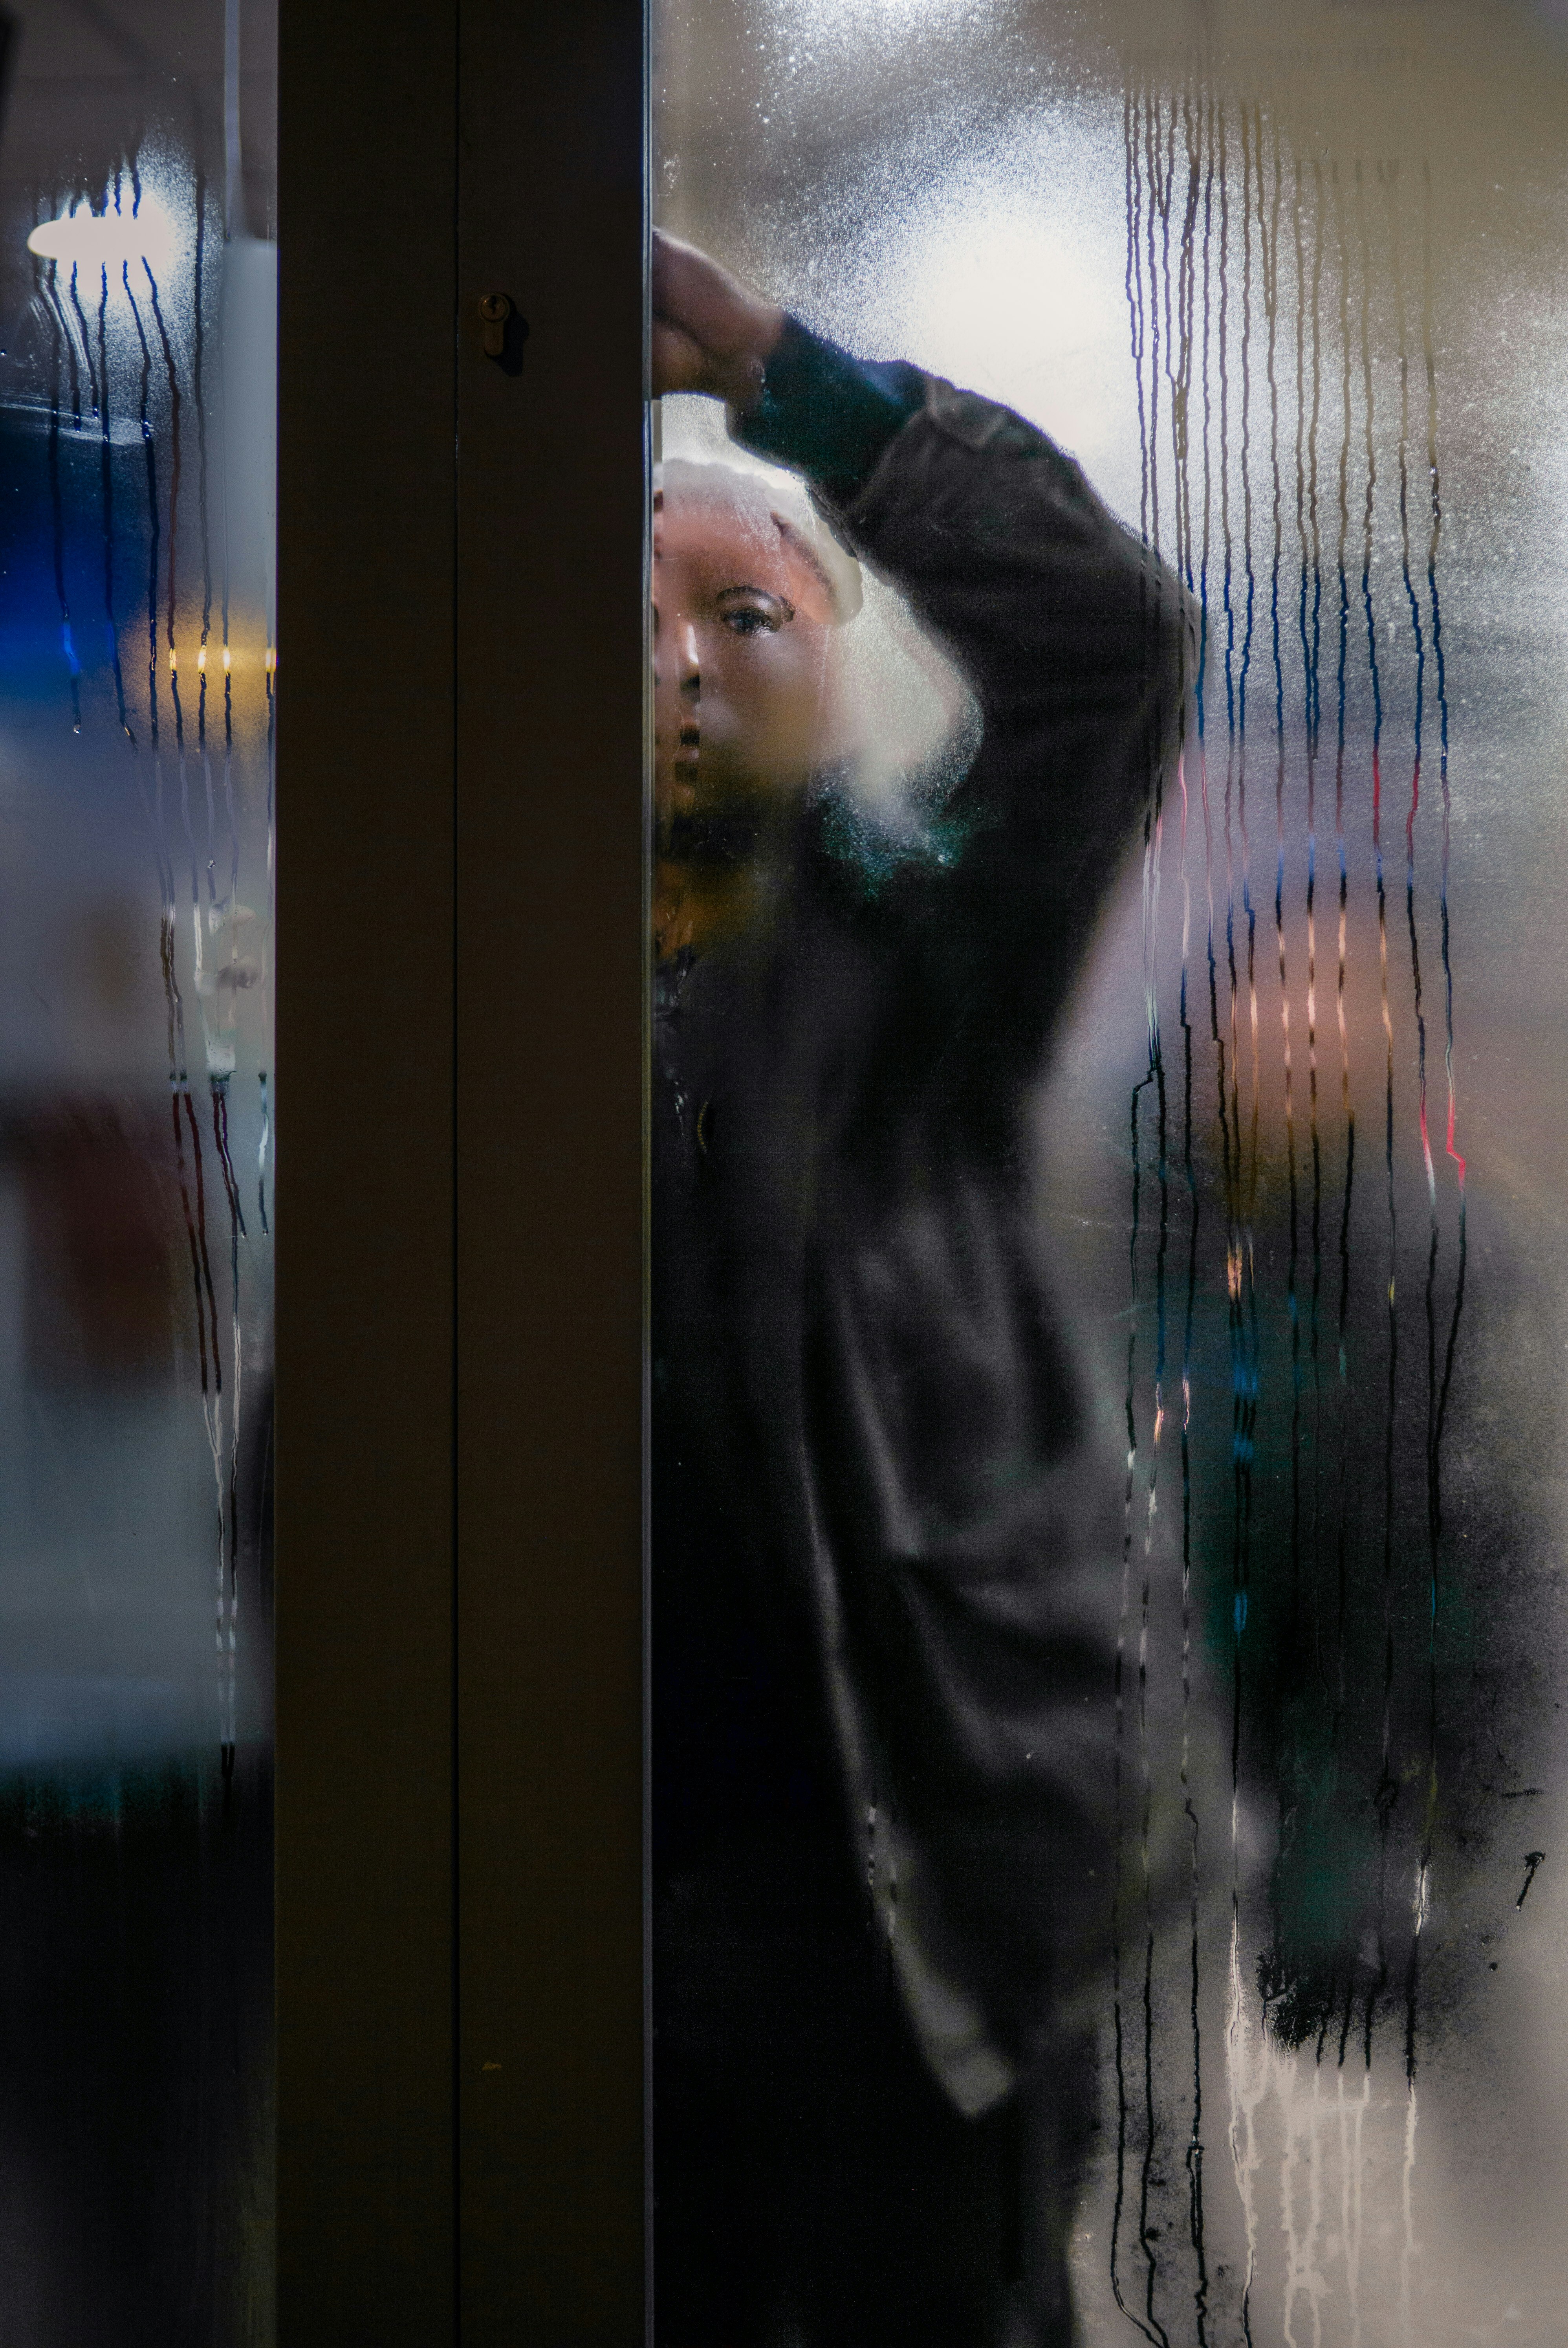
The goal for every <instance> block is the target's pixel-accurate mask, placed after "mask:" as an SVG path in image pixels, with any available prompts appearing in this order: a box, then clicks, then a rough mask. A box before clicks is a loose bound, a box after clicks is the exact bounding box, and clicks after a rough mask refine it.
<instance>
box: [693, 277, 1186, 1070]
mask: <svg viewBox="0 0 1568 2348" xmlns="http://www.w3.org/2000/svg"><path fill="white" fill-rule="evenodd" d="M732 428H733V431H734V432H735V434H736V437H737V438H740V439H741V440H742V441H743V443H744V444H745V445H746V446H748V447H750V448H753V449H755V450H757V451H758V452H759V453H760V454H764V455H768V456H771V457H773V458H774V459H775V460H777V461H781V462H783V463H785V464H789V465H793V466H794V467H796V468H797V469H800V470H801V471H803V472H804V473H805V475H806V477H807V479H808V480H809V481H810V482H811V484H812V487H813V489H814V491H815V494H816V496H817V498H818V500H819V502H820V503H821V504H822V505H823V506H824V507H825V509H826V510H827V512H828V514H829V517H830V519H831V520H832V521H833V522H834V524H835V527H836V528H837V529H838V530H839V531H840V532H841V534H842V535H843V536H844V537H845V539H846V540H847V541H848V542H849V543H850V544H851V545H852V546H853V547H854V549H855V550H856V552H857V553H859V554H861V555H863V556H864V557H865V558H866V560H868V561H870V562H871V563H872V564H873V565H874V567H875V568H876V570H878V571H879V572H882V573H883V574H884V575H885V576H886V578H888V579H889V580H891V581H892V582H894V583H895V584H896V585H897V587H898V588H899V589H900V590H901V592H903V593H904V595H905V596H906V598H907V601H908V602H909V604H910V606H911V608H912V609H913V610H914V612H915V613H916V614H917V617H918V618H919V619H920V620H921V622H922V623H924V624H925V625H926V626H927V628H928V629H929V630H930V631H931V633H933V635H935V636H936V637H937V638H938V640H940V641H941V642H942V643H943V644H945V646H946V647H947V649H948V652H949V653H950V654H952V655H953V656H954V657H955V658H956V660H957V661H958V664H959V665H960V666H961V667H962V668H963V670H964V671H965V673H966V674H967V675H968V679H969V681H970V683H971V685H973V687H974V689H975V691H976V694H977V695H978V698H979V705H980V710H981V716H982V720H983V728H984V730H983V735H982V738H981V743H980V747H979V752H978V755H977V757H976V758H975V760H974V762H973V764H972V765H971V767H970V768H969V770H968V774H967V776H966V777H965V778H964V780H963V782H962V783H961V784H960V786H959V787H958V791H957V793H956V794H955V797H954V798H953V799H952V800H951V801H950V802H949V806H948V810H947V814H948V821H947V823H946V824H945V825H944V827H943V829H944V833H945V835H946V838H947V839H948V840H949V841H950V842H952V843H953V848H952V853H951V855H950V859H949V860H948V867H947V869H946V870H930V869H929V868H927V870H925V871H923V872H920V873H914V872H912V873H910V874H909V875H908V876H907V882H906V885H905V889H904V898H903V910H904V911H905V914H906V916H907V925H908V927H909V929H910V932H911V933H912V936H913V938H914V940H915V942H916V943H917V953H916V956H915V961H916V964H917V969H918V973H919V974H920V975H923V977H924V979H925V981H926V983H927V995H928V1013H929V1016H930V1017H931V1018H932V1019H935V1020H937V1021H938V1023H939V1024H940V1025H941V1027H942V1029H943V1031H944V1032H943V1034H942V1036H941V1038H940V1041H941V1044H942V1045H944V1046H946V1047H948V1049H947V1050H946V1052H945V1053H944V1055H943V1056H944V1057H945V1058H947V1059H948V1060H949V1061H955V1060H956V1062H958V1064H961V1065H962V1066H964V1067H965V1068H966V1069H968V1072H969V1075H970V1077H971V1078H973V1077H975V1076H979V1078H980V1079H981V1080H982V1081H984V1079H985V1078H986V1077H987V1076H988V1075H989V1077H991V1078H992V1079H994V1080H996V1082H997V1083H998V1084H999V1085H1000V1086H1002V1087H1003V1088H1004V1089H1005V1088H1007V1087H1009V1086H1012V1085H1014V1084H1016V1081H1017V1079H1018V1077H1019V1076H1020V1073H1021V1068H1020V1057H1021V1058H1023V1059H1031V1058H1038V1055H1039V1051H1040V1045H1042V1043H1043V1042H1044V1040H1045V1036H1046V1033H1047V1031H1048V1029H1049V1026H1050V1021H1051V1018H1052V1017H1053V1015H1054V1013H1055V1011H1056V1009H1057V1008H1058V1006H1059V1005H1060V1003H1061V998H1062V996H1063V994H1065V991H1066V989H1067V987H1068V985H1069V984H1070V983H1071V978H1072V975H1073V973H1074V971H1075V969H1076V967H1077V965H1078V963H1079V961H1080V960H1081V955H1082V953H1083V950H1084V947H1085V945H1086V943H1087V941H1088V938H1089V935H1090V932H1091V929H1092V926H1093V922H1094V919H1095V916H1096V914H1097V912H1098V911H1099V908H1100V905H1101V903H1102V900H1103V897H1104V894H1105V891H1106V889H1107V887H1108V885H1109V883H1110V881H1111V880H1112V877H1113V875H1114V872H1115V870H1116V869H1117V867H1118V865H1119V863H1120V860H1121V858H1122V853H1123V851H1124V849H1125V848H1126V846H1127V844H1128V843H1129V841H1130V840H1131V839H1133V838H1136V837H1137V836H1139V834H1140V832H1141V830H1142V828H1143V824H1144V823H1145V822H1146V820H1148V819H1149V818H1150V817H1151V815H1152V812H1153V807H1154V806H1155V804H1156V800H1157V794H1158V791H1159V789H1160V788H1161V785H1162V779H1163V775H1164V773H1165V771H1166V770H1167V768H1168V767H1169V766H1170V764H1171V763H1172V761H1173V758H1174V757H1175V755H1176V751H1177V748H1178V734H1179V726H1180V716H1181V705H1182V695H1183V685H1184V664H1185V662H1186V659H1187V650H1188V642H1189V620H1188V613H1187V610H1186V605H1185V602H1184V597H1183V595H1182V593H1181V591H1180V587H1179V584H1178V582H1177V581H1176V580H1175V578H1174V576H1173V573H1172V572H1170V571H1169V570H1168V569H1167V568H1166V567H1165V566H1164V565H1163V563H1162V562H1160V561H1158V560H1157V558H1155V557H1154V556H1153V554H1152V553H1151V552H1150V551H1149V550H1148V549H1147V548H1145V547H1144V546H1143V545H1142V544H1141V543H1140V542H1139V541H1138V540H1137V539H1136V538H1134V537H1133V536H1132V533H1131V532H1129V531H1128V530H1125V529H1123V528H1122V525H1121V524H1120V523H1119V522H1118V521H1117V520H1115V519H1114V517H1113V516H1112V514H1111V513H1110V511H1109V510H1108V509H1107V508H1106V507H1105V506H1104V504H1103V503H1102V501H1101V499H1099V498H1098V497H1097V496H1096V495H1095V493H1094V491H1093V490H1092V489H1091V488H1090V486H1089V483H1088V482H1087V480H1086V479H1085V478H1084V476H1083V473H1082V471H1081V469H1080V467H1079V466H1078V465H1077V464H1076V463H1075V462H1074V461H1073V459H1072V458H1070V457H1067V456H1065V455H1064V454H1063V453H1062V452H1061V449H1059V448H1056V447H1055V445H1054V444H1053V443H1052V442H1051V441H1050V439H1049V438H1047V437H1046V435H1045V434H1044V433H1043V432H1041V431H1040V430H1038V429H1037V428H1036V427H1034V426H1032V425H1030V424H1029V423H1027V422H1026V421H1024V419H1023V418H1022V417H1019V416H1016V415H1014V414H1012V413H1011V412H1010V411H1009V409H1007V408H1005V407H999V406H998V405H996V404H995V403H994V402H993V401H990V400H988V399H983V398H981V397H979V396H978V395H977V394H975V393H972V392H965V391H958V390H955V389H954V387H953V386H952V385H950V384H948V383H946V382H943V381H941V380H940V379H938V378H937V377H935V376H926V375H923V374H921V373H920V371H919V370H918V369H917V368H914V367H911V366H902V365H883V364H868V363H866V362H861V361H857V360H855V359H852V358H850V357H849V356H848V355H846V354H845V353H844V352H841V351H838V350H836V349H835V347H834V346H833V345H829V344H826V343H825V342H823V341H821V340H820V339H818V338H817V337H815V336H814V335H809V334H807V332H806V331H805V329H804V328H803V327H801V326H799V325H797V324H794V323H793V322H792V323H791V324H789V326H787V327H786V330H785V334H784V339H783V341H782V342H781V345H780V346H779V350H778V352H777V353H776V354H775V355H774V359H773V360H772V361H770V364H769V369H768V377H767V383H766V386H765V388H764V396H763V399H762V401H761V404H760V406H759V407H757V408H755V409H753V410H752V411H751V412H749V413H748V414H746V415H744V416H741V417H733V419H732ZM911 975H912V976H915V973H911ZM916 983H918V979H916ZM909 1008H910V1005H909V1004H908V1001H907V999H906V1004H905V1014H906V1016H907V1014H908V1011H909ZM929 1040H930V1041H931V1042H933V1043H935V1042H937V1041H938V1038H936V1037H935V1036H933V1037H930V1038H929ZM953 1047H957V1048H956V1050H955V1049H954V1048H953Z"/></svg>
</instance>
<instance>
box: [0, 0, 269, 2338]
mask: <svg viewBox="0 0 1568 2348" xmlns="http://www.w3.org/2000/svg"><path fill="white" fill-rule="evenodd" d="M273 38H274V36H273V25H272V16H271V14H270V12H269V11H267V10H266V9H264V8H255V7H252V6H251V5H249V0H241V5H236V0H230V5H228V7H227V9H226V8H225V6H224V5H222V0H190V4H189V5H176V4H175V0H171V4H170V5H149V6H142V7H139V8H136V9H129V8H124V9H122V8H111V7H102V8H100V7H94V8H92V9H77V8H75V7H70V6H67V5H40V6H38V7H36V8H31V9H29V10H27V11H26V14H25V15H24V16H23V17H22V18H21V19H20V20H19V21H18V22H15V23H14V24H13V25H12V26H11V31H10V36H9V43H8V48H7V57H6V70H5V111H4V117H3V118H0V316H3V340H4V345H5V347H4V351H3V352H0V839H3V842H4V850H3V853H0V1491H3V1494H4V1498H3V1502H0V1560H3V1562H0V1872H3V1874H4V1879H5V1884H6V1887H7V1892H6V1900H5V1907H6V1912H7V1916H8V1918H9V1920H10V1921H9V1922H8V1925H7V1929H6V1934H5V1946H6V1955H5V1991H4V1995H3V1996H0V2031H3V2033H4V2042H5V2055H4V2062H3V2064H0V2069H3V2070H4V2074H5V2087H4V2089H3V2090H0V2140H3V2144H4V2154H3V2159H4V2165H5V2171H6V2175H7V2178H8V2179H9V2184H8V2188H7V2191H6V2193H5V2197H4V2199H5V2214H4V2215H3V2216H0V2268H3V2270H4V2272H5V2288H4V2298H5V2306H6V2321H7V2323H8V2324H10V2325H11V2326H12V2327H13V2328H14V2329H15V2334H16V2337H17V2338H18V2339H26V2340H37V2341H40V2342H41V2341H44V2340H50V2341H60V2342H67V2341H69V2342H75V2341H81V2342H83V2343H87V2342H88V2341H93V2342H104V2343H111V2342H119V2341H125V2342H130V2341H132V2340H141V2339H150V2338H154V2337H156V2338H159V2339H160V2340H189V2341H190V2342H192V2343H197V2342H200V2343H212V2342H219V2341H224V2342H227V2341H234V2342H240V2341H245V2342H251V2341H256V2342H260V2341H261V2340H264V2339H267V2338H270V2336H271V2312H270V2310H271V2285H270V2281H269V2275H270V2257H271V2250H270V2217H269V2211H270V2207H271V2197H272V2175H271V2170H272V2147H271V2135H270V2129H271V2116H270V2114H271V2089H270V2065H271V2016H270V2003H271V1979H270V1964H271V1959H270V1947H269V1942H270V1935H271V1922H270V1910H271V1892H270V1885H271V1866H272V1859H271V1831H270V1806H271V1791H270V1788H271V1734H272V1731H271V1720H272V1694H271V1671H272V1665H271V1622H270V1603H271V1598H270V1572H271V1565H270V1490H271V1433H270V1427H271V1384H272V1380H271V1359H270V1337H269V1329H270V1317H271V1279H272V1268H271V1227H272V1117H271V1107H270V1086H271V1082H272V1053H271V1045H270V1036H271V1014H270V1008H269V1004H270V983H271V935H272V732H273V725H272V721H273V683H274V669H275V647H274V636H273V627H272V444H273V407H274V399H273V388H272V376H273V366H274V351H275V331H274V311H275V269H274V248H273V246H272V242H271V241H270V240H271V236H272V152H273V128H272V120H273V105H274V88H273V83H274V75H273V59H272V51H273Z"/></svg>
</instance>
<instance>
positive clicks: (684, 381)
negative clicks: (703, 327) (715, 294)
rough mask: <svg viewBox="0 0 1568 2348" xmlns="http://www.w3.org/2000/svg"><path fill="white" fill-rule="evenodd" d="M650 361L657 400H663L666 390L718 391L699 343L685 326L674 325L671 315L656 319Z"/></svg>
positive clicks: (706, 357)
mask: <svg viewBox="0 0 1568 2348" xmlns="http://www.w3.org/2000/svg"><path fill="white" fill-rule="evenodd" d="M650 356H651V376H652V390H653V396H654V398H655V399H662V398H663V396H664V394H665V393H666V392H667V391H709V392H712V391H716V390H717V388H718V386H716V385H714V384H713V383H712V382H711V381H710V380H709V377H710V374H711V368H710V366H709V360H708V355H707V353H706V352H705V351H704V350H703V348H702V345H701V344H700V343H695V342H693V341H692V337H691V335H689V334H687V332H686V331H685V329H684V327H682V326H672V325H671V323H670V321H669V319H668V318H659V317H656V318H655V319H654V321H653V337H652V348H651V354H650Z"/></svg>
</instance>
